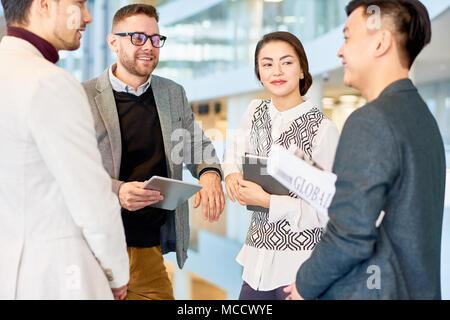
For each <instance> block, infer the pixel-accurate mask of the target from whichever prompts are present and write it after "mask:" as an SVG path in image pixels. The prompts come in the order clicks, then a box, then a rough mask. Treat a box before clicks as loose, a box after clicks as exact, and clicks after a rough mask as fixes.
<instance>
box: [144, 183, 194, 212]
mask: <svg viewBox="0 0 450 320" xmlns="http://www.w3.org/2000/svg"><path fill="white" fill-rule="evenodd" d="M144 188H145V189H150V190H157V191H159V192H160V193H161V195H162V196H163V197H164V200H163V201H160V202H158V203H155V204H153V205H151V206H150V207H154V208H161V209H165V210H175V209H176V208H177V207H178V206H179V205H180V204H182V203H183V202H185V201H187V200H189V198H190V197H192V196H193V195H194V194H196V193H197V192H198V191H200V189H201V188H203V187H202V186H201V185H199V184H194V183H189V182H184V181H180V180H175V179H169V178H164V177H159V176H153V177H151V178H150V179H149V180H147V181H146V184H145V185H144Z"/></svg>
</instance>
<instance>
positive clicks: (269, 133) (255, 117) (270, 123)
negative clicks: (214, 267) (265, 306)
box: [222, 100, 339, 291]
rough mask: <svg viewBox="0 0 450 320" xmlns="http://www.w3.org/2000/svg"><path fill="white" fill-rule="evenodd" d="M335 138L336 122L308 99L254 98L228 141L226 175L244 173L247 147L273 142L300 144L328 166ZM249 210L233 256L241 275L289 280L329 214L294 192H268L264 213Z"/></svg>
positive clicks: (263, 151) (254, 280) (268, 286)
mask: <svg viewBox="0 0 450 320" xmlns="http://www.w3.org/2000/svg"><path fill="white" fill-rule="evenodd" d="M338 141H339V131H338V129H337V127H336V125H334V123H333V122H331V121H330V120H329V119H328V118H326V117H325V115H324V114H323V113H322V112H321V111H320V110H319V109H317V108H315V107H314V105H313V104H312V102H311V100H306V101H305V102H304V103H302V104H300V105H298V106H296V107H294V108H292V109H289V110H287V111H283V112H280V111H278V110H277V109H276V107H275V106H274V105H273V103H272V102H271V101H264V100H253V101H252V102H251V103H250V105H249V107H248V109H247V111H246V113H245V114H244V117H243V119H242V121H241V124H240V127H239V129H238V130H237V132H236V134H235V135H234V137H233V138H232V139H231V140H230V142H231V143H229V144H227V148H226V153H225V159H224V164H223V165H222V168H223V171H224V175H225V177H226V176H228V175H229V174H231V173H236V172H240V173H242V157H243V156H244V155H245V153H250V154H254V155H259V156H268V155H269V154H270V149H271V146H272V145H273V144H277V145H280V146H283V147H284V148H286V149H287V150H289V151H291V152H295V151H297V150H298V149H300V150H302V151H303V152H304V153H306V154H308V155H309V156H310V157H311V158H312V159H313V160H314V161H315V162H316V163H317V164H318V165H320V166H321V167H322V168H324V170H327V171H331V170H332V167H333V162H334V156H335V152H336V148H337V144H338ZM251 213H252V221H251V224H250V227H249V231H248V234H247V240H246V243H245V245H244V246H243V247H242V249H241V251H240V252H239V254H238V256H237V258H236V261H237V262H238V263H239V264H241V265H242V266H243V274H242V278H243V280H244V281H245V282H247V283H248V284H249V285H250V286H251V287H252V288H253V289H255V290H260V291H269V290H273V289H276V288H279V287H282V286H286V285H289V284H291V283H293V282H294V281H295V278H296V274H297V270H298V269H299V267H300V266H301V264H302V263H303V262H304V261H305V260H307V259H308V258H309V256H310V255H311V252H312V250H313V248H314V247H315V245H316V244H317V243H318V242H319V240H320V237H321V235H322V232H323V228H324V227H325V226H326V223H327V221H328V217H327V216H324V215H322V214H321V213H319V212H317V211H316V210H314V209H313V208H312V207H311V206H309V205H308V204H307V203H306V202H305V201H303V200H301V199H299V198H296V197H295V196H294V195H293V194H292V196H278V195H271V197H270V208H269V213H268V214H267V213H262V212H251Z"/></svg>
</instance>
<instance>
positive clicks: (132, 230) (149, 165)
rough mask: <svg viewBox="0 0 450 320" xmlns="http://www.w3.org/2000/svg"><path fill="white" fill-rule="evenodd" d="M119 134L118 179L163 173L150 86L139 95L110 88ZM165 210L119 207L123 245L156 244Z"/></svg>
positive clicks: (160, 139)
mask: <svg viewBox="0 0 450 320" xmlns="http://www.w3.org/2000/svg"><path fill="white" fill-rule="evenodd" d="M114 97H115V99H116V105H117V111H118V114H119V121H120V130H121V134H122V160H121V166H120V176H119V179H120V180H121V181H125V182H132V181H140V182H142V181H146V180H148V179H149V178H151V177H152V176H154V175H158V176H162V177H167V175H168V174H167V173H168V172H167V165H166V156H165V151H164V142H163V136H162V131H161V124H160V121H159V117H158V111H157V109H156V103H155V97H154V95H153V90H152V88H151V87H149V88H148V89H147V91H146V92H145V93H144V94H142V95H141V96H139V97H138V96H135V95H133V94H129V93H125V92H116V91H114ZM168 213H169V212H168V211H166V210H163V209H157V208H152V207H146V208H143V209H141V210H138V211H134V212H130V211H128V210H125V209H122V220H123V224H124V228H125V236H126V240H127V245H128V246H130V247H146V248H148V247H154V246H158V245H160V228H161V226H162V225H163V224H164V223H165V221H166V218H167V214H168Z"/></svg>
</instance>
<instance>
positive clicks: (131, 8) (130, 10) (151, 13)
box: [112, 3, 159, 28]
mask: <svg viewBox="0 0 450 320" xmlns="http://www.w3.org/2000/svg"><path fill="white" fill-rule="evenodd" d="M138 14H145V15H146V16H148V17H150V18H155V19H156V22H158V21H159V16H158V12H157V11H156V8H155V7H154V6H152V5H149V4H143V3H138V4H130V5H128V6H125V7H123V8H121V9H119V11H117V12H116V14H115V15H114V19H113V22H112V27H113V28H114V27H115V26H116V25H117V24H118V23H119V22H121V21H123V20H125V19H126V18H129V17H133V16H135V15H138Z"/></svg>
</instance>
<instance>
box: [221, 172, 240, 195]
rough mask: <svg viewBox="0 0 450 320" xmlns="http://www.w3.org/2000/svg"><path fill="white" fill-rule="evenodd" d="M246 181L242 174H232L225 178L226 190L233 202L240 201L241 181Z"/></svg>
mask: <svg viewBox="0 0 450 320" xmlns="http://www.w3.org/2000/svg"><path fill="white" fill-rule="evenodd" d="M242 180H244V176H243V175H242V173H232V174H229V175H227V176H226V177H225V188H226V189H227V194H228V197H229V198H230V199H231V201H233V202H236V200H238V201H239V199H238V195H239V181H242Z"/></svg>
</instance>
